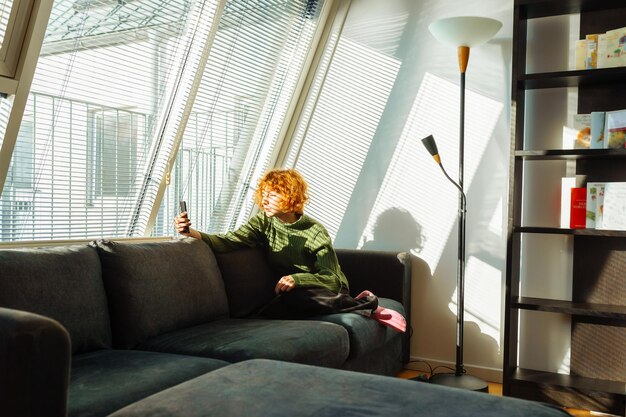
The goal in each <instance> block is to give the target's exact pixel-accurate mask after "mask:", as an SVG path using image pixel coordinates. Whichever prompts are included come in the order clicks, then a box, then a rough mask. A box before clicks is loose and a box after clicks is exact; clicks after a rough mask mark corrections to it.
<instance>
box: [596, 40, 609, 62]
mask: <svg viewBox="0 0 626 417" xmlns="http://www.w3.org/2000/svg"><path fill="white" fill-rule="evenodd" d="M606 37H607V35H606V33H602V34H600V35H598V62H597V65H596V68H606V67H607V65H608V62H607V61H608V53H607V39H606Z"/></svg>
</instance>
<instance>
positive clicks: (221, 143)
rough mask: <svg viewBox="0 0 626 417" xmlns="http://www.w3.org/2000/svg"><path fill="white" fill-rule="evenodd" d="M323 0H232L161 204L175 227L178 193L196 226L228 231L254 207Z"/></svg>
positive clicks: (167, 224)
mask: <svg viewBox="0 0 626 417" xmlns="http://www.w3.org/2000/svg"><path fill="white" fill-rule="evenodd" d="M322 4H323V2H321V1H315V0H313V1H312V0H309V1H303V0H299V1H293V0H292V1H279V0H255V1H228V2H227V3H226V7H225V10H224V13H223V14H222V16H221V19H220V22H219V27H218V31H217V34H216V36H215V40H214V42H213V47H212V48H211V53H210V55H209V58H208V62H207V66H206V70H205V72H204V74H203V77H202V80H201V83H200V86H199V89H198V92H197V95H196V100H195V102H194V105H193V109H192V112H191V117H190V119H189V122H188V124H187V128H186V130H185V132H184V136H183V140H182V142H181V147H180V151H179V153H178V159H177V161H176V163H175V164H174V166H173V167H172V178H173V182H172V185H171V186H170V187H169V189H168V191H167V193H166V195H165V198H164V199H163V204H162V206H161V210H160V216H159V218H158V220H159V224H160V226H158V227H159V229H158V230H159V231H163V230H168V231H169V233H174V232H173V228H172V219H173V216H174V215H175V214H176V212H177V207H178V199H179V198H181V197H182V198H183V199H186V200H187V202H188V207H189V212H190V217H191V218H192V222H193V224H194V227H197V228H198V229H200V230H206V231H209V232H224V231H226V230H228V229H231V228H233V227H235V226H237V225H238V224H240V223H242V222H243V221H245V220H246V219H247V218H248V217H249V215H250V214H251V211H252V208H253V205H252V192H253V191H254V187H255V185H256V181H257V179H258V177H259V176H260V175H262V173H263V172H264V171H266V170H267V169H268V168H269V167H270V165H271V164H272V163H273V162H274V161H273V160H272V158H274V157H275V153H276V151H277V148H278V147H279V146H280V143H279V142H280V139H281V138H280V132H281V129H282V127H283V125H284V123H285V121H286V118H287V117H288V110H289V105H290V103H291V100H292V98H293V96H294V94H296V92H297V86H298V81H299V80H300V77H302V75H303V73H306V67H305V65H306V58H307V54H308V53H309V51H310V50H311V45H312V42H313V39H314V34H315V31H316V29H317V28H318V25H319V15H320V10H321V8H322Z"/></svg>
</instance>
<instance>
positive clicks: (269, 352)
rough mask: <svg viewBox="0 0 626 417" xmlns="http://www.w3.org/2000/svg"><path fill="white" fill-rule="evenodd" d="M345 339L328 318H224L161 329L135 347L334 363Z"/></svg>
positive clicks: (231, 358)
mask: <svg viewBox="0 0 626 417" xmlns="http://www.w3.org/2000/svg"><path fill="white" fill-rule="evenodd" d="M348 343H349V342H348V333H347V332H346V330H345V329H344V328H343V327H341V326H338V325H336V324H333V323H326V322H320V321H306V320H265V319H226V320H219V321H214V322H211V323H208V324H204V325H200V326H196V327H193V328H190V329H185V330H179V331H176V332H171V333H168V334H164V335H161V336H159V337H155V338H153V339H150V340H148V341H146V342H144V343H142V344H141V345H139V348H140V349H143V350H154V351H159V352H171V353H180V354H186V355H196V356H206V357H211V358H217V359H222V360H225V361H228V362H240V361H243V360H246V359H252V358H267V359H278V360H284V361H288V362H299V363H306V364H311V365H319V366H327V367H332V368H336V367H340V366H341V365H342V364H343V363H344V362H345V361H346V359H347V357H348V352H349V346H348Z"/></svg>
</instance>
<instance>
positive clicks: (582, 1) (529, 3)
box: [515, 0, 625, 19]
mask: <svg viewBox="0 0 626 417" xmlns="http://www.w3.org/2000/svg"><path fill="white" fill-rule="evenodd" d="M515 6H520V12H521V13H520V18H522V19H534V18H537V17H547V16H556V15H562V14H575V13H580V12H581V11H584V12H592V11H595V10H607V9H617V8H622V7H625V6H624V1H623V0H604V1H601V0H576V1H561V2H555V1H545V0H515Z"/></svg>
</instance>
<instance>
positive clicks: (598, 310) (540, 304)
mask: <svg viewBox="0 0 626 417" xmlns="http://www.w3.org/2000/svg"><path fill="white" fill-rule="evenodd" d="M511 307H512V308H519V309H522V310H533V311H544V312H548V313H562V314H569V315H572V316H584V317H603V318H611V319H619V320H626V306H618V305H611V304H595V303H578V302H573V301H563V300H551V299H547V298H533V297H518V298H514V299H513V302H512V303H511Z"/></svg>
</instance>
